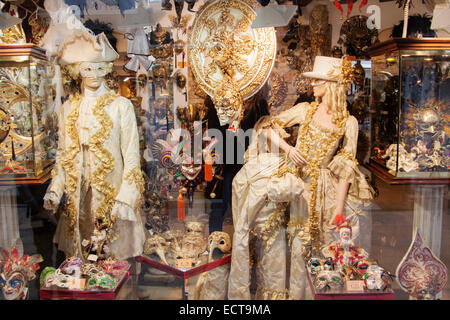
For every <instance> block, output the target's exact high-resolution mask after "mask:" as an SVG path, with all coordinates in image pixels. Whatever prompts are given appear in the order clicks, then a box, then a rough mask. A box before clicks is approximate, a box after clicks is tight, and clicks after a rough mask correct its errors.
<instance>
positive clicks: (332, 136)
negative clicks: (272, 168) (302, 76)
mask: <svg viewBox="0 0 450 320" xmlns="http://www.w3.org/2000/svg"><path fill="white" fill-rule="evenodd" d="M317 108H318V104H317V103H316V102H313V103H311V106H310V108H309V109H308V111H307V114H306V117H305V121H304V123H303V124H302V128H301V130H300V132H299V140H300V141H302V143H301V145H300V148H299V150H300V152H301V153H302V154H303V155H304V156H305V157H308V156H310V155H311V152H312V151H313V150H312V148H311V144H310V143H307V142H308V141H309V140H310V139H311V138H312V137H311V136H308V133H310V130H311V129H310V123H311V121H312V118H313V115H314V113H315V112H316V110H317ZM346 120H347V118H344V119H343V120H342V121H340V122H339V123H337V128H338V130H328V131H326V132H327V134H328V136H327V139H326V141H325V142H324V143H320V144H319V145H315V146H314V147H315V148H317V150H315V151H313V152H312V154H313V156H312V158H311V159H307V160H308V163H307V165H306V166H305V167H303V169H302V170H301V172H300V175H301V176H303V177H307V176H309V177H310V178H311V182H310V192H311V200H310V202H309V204H308V212H309V219H308V222H307V224H306V225H305V228H304V231H303V232H300V233H299V237H301V239H302V240H303V242H302V255H304V258H305V259H307V258H308V257H309V254H311V253H314V254H318V253H319V252H320V228H319V224H320V223H319V222H320V217H319V213H318V212H317V209H316V201H317V188H318V179H319V168H320V164H321V163H322V161H323V159H324V158H325V157H326V155H327V153H328V151H329V150H330V148H331V147H332V146H333V144H335V143H336V141H337V140H338V139H340V137H341V136H342V134H343V132H342V127H343V125H344V124H345V121H346ZM308 248H309V249H308Z"/></svg>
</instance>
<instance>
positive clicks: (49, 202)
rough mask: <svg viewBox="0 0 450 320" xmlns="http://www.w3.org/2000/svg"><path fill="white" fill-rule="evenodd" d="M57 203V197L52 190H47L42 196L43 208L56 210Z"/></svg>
mask: <svg viewBox="0 0 450 320" xmlns="http://www.w3.org/2000/svg"><path fill="white" fill-rule="evenodd" d="M58 205H59V197H58V195H57V194H56V192H54V191H50V192H47V193H46V194H45V196H44V209H45V210H48V211H56V209H57V208H58Z"/></svg>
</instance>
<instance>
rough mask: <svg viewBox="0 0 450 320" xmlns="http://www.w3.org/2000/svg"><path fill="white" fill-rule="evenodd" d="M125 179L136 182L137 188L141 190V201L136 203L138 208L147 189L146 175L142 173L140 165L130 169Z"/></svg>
mask: <svg viewBox="0 0 450 320" xmlns="http://www.w3.org/2000/svg"><path fill="white" fill-rule="evenodd" d="M125 180H126V181H127V182H128V184H130V185H131V184H133V183H134V184H135V185H136V188H137V189H138V191H139V195H140V196H139V201H138V203H137V205H136V208H139V207H140V206H141V202H142V195H143V194H144V191H145V179H144V175H143V174H142V171H141V168H139V167H135V168H133V169H132V170H130V171H129V172H128V173H127V174H126V175H125Z"/></svg>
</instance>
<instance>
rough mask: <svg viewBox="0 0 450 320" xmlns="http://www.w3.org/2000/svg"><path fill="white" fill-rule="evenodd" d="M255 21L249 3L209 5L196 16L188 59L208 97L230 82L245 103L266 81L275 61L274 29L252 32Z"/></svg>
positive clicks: (232, 0) (241, 0)
mask: <svg viewBox="0 0 450 320" xmlns="http://www.w3.org/2000/svg"><path fill="white" fill-rule="evenodd" d="M255 17H256V13H255V11H254V9H253V6H252V1H249V0H229V1H217V0H216V1H208V2H207V3H205V5H204V6H203V7H202V8H201V9H200V10H199V11H198V12H197V14H196V18H195V21H194V23H193V27H192V32H191V34H190V43H189V55H188V56H189V60H190V66H191V67H192V71H193V73H194V76H195V79H196V81H197V82H198V84H199V86H200V87H201V88H202V90H203V91H205V92H206V93H207V94H208V95H210V96H213V95H214V92H215V90H216V89H217V88H218V87H220V86H221V85H222V84H223V83H224V82H231V83H232V84H233V87H235V88H237V89H238V90H239V92H240V95H241V97H242V99H243V100H246V99H248V98H250V97H251V96H253V95H254V94H255V93H256V92H257V91H258V90H259V89H260V88H261V87H262V86H263V85H264V83H265V82H266V80H267V79H268V77H269V75H270V72H271V71H272V67H273V65H274V62H275V57H276V34H275V29H274V28H258V29H252V28H251V27H250V25H251V24H252V22H253V20H254V19H255Z"/></svg>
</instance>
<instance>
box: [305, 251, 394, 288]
mask: <svg viewBox="0 0 450 320" xmlns="http://www.w3.org/2000/svg"><path fill="white" fill-rule="evenodd" d="M332 261H333V259H332V258H325V257H312V258H310V259H309V260H308V262H307V266H306V268H307V270H308V272H309V273H310V275H311V277H312V279H311V280H312V281H313V285H314V287H315V288H316V290H320V291H334V290H338V291H340V290H342V289H341V288H343V286H344V284H345V283H346V281H349V280H361V281H364V286H365V288H366V289H367V290H377V291H385V290H387V289H388V288H390V287H391V283H392V275H391V274H390V273H389V272H387V271H386V270H384V269H383V268H382V267H380V266H378V265H377V263H376V261H374V260H370V259H362V260H359V261H357V262H356V263H355V264H354V265H352V266H347V265H343V266H341V267H339V266H338V265H337V264H335V263H333V262H332Z"/></svg>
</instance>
